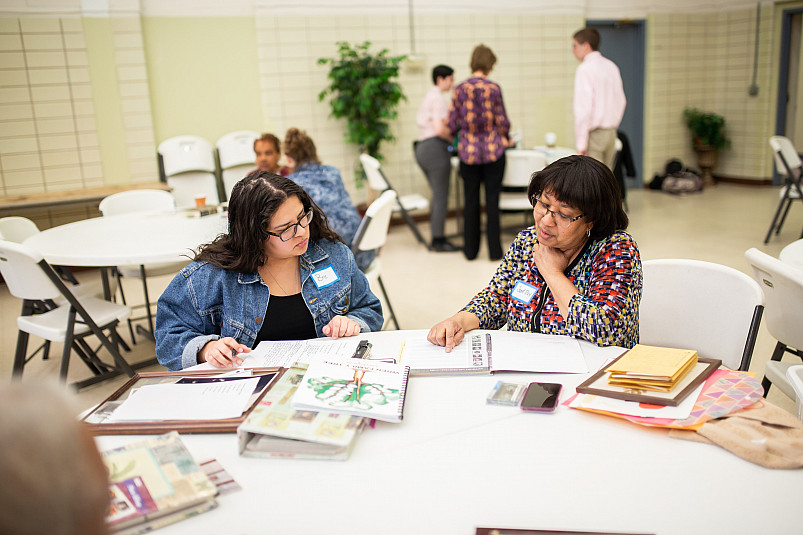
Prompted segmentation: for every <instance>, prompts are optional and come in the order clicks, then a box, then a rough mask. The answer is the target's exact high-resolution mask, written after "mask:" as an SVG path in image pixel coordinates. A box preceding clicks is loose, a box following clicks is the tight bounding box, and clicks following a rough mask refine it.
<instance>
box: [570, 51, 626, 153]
mask: <svg viewBox="0 0 803 535" xmlns="http://www.w3.org/2000/svg"><path fill="white" fill-rule="evenodd" d="M626 103H627V101H626V99H625V91H624V88H623V87H622V75H621V74H620V73H619V67H617V66H616V64H615V63H614V62H612V61H611V60H609V59H607V58H605V57H603V56H602V54H600V53H599V52H597V51H595V52H591V53H589V54H588V55H587V56H586V57H585V58H583V62H582V63H580V65H579V66H578V67H577V72H576V73H575V75H574V136H575V139H576V140H577V151H578V152H579V151H585V150H587V149H588V133H589V132H591V131H592V130H596V129H597V128H618V127H619V123H621V122H622V116H623V115H624V113H625V104H626Z"/></svg>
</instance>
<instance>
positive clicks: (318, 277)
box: [311, 264, 340, 290]
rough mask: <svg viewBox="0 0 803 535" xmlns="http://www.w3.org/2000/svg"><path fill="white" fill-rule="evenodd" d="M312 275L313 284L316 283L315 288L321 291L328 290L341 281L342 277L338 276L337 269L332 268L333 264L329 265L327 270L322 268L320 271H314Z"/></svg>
mask: <svg viewBox="0 0 803 535" xmlns="http://www.w3.org/2000/svg"><path fill="white" fill-rule="evenodd" d="M311 275H312V282H314V283H315V286H317V287H318V289H319V290H320V289H321V288H326V287H327V286H330V285H332V284H334V283H336V282H337V281H339V280H340V277H338V276H337V273H335V268H333V267H332V264H329V265H328V266H326V267H325V268H321V269H319V270H318V271H313V272H312V273H311Z"/></svg>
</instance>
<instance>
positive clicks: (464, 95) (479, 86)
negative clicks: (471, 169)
mask: <svg viewBox="0 0 803 535" xmlns="http://www.w3.org/2000/svg"><path fill="white" fill-rule="evenodd" d="M447 125H448V126H449V129H450V130H451V131H452V135H454V134H456V133H457V131H458V129H459V130H460V134H459V136H458V144H457V152H458V154H459V156H460V161H462V162H464V163H467V164H470V165H476V164H483V163H491V162H495V161H496V160H498V159H499V158H500V156H502V154H503V153H504V152H505V145H504V143H502V138H506V137H507V135H508V132H509V131H510V121H509V120H508V118H507V113H506V112H505V104H504V102H502V90H501V89H500V88H499V85H498V84H496V83H495V82H492V81H490V80H488V79H487V78H481V77H474V78H469V79H468V80H466V81H464V82H461V83H460V85H458V86H457V87H456V88H455V90H454V95H453V96H452V103H451V104H450V105H449V121H448V123H447Z"/></svg>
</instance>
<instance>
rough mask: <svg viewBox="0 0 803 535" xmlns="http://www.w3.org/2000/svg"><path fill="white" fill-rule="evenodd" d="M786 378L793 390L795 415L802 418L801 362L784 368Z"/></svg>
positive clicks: (802, 365) (802, 387)
mask: <svg viewBox="0 0 803 535" xmlns="http://www.w3.org/2000/svg"><path fill="white" fill-rule="evenodd" d="M786 379H787V380H788V381H789V383H790V384H791V385H792V390H794V392H795V409H796V411H797V417H798V418H799V419H800V420H803V364H796V365H794V366H790V367H789V369H788V370H786Z"/></svg>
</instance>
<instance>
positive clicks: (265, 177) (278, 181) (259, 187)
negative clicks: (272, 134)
mask: <svg viewBox="0 0 803 535" xmlns="http://www.w3.org/2000/svg"><path fill="white" fill-rule="evenodd" d="M290 197H298V200H299V201H301V204H302V205H303V206H304V211H307V210H309V209H312V210H313V212H314V214H313V216H312V222H311V223H310V226H309V236H310V241H313V240H319V239H322V238H323V239H326V240H330V241H340V242H342V241H343V239H342V238H341V237H340V236H339V235H338V234H337V233H336V232H335V231H333V230H332V229H331V228H330V227H329V220H328V219H327V217H326V214H324V213H323V210H321V209H320V208H319V207H318V205H317V204H315V202H314V201H313V200H312V198H310V196H309V195H308V194H307V192H306V191H304V188H302V187H301V186H299V185H298V184H296V183H295V182H293V181H292V180H289V179H287V178H284V177H282V176H279V175H274V174H273V173H269V172H268V171H256V172H254V173H251V174H250V175H248V176H247V177H245V178H243V179H242V180H240V181H239V182H237V184H235V185H234V188H233V189H232V191H231V198H230V199H229V232H228V234H221V235H220V236H218V237H217V238H216V239H215V241H213V242H212V243H208V244H206V245H203V246H202V247H201V248H200V250H199V251H198V254H196V255H195V260H201V261H206V262H209V263H210V264H213V265H215V266H217V267H219V268H223V269H228V270H230V271H236V272H238V273H253V272H255V271H256V270H257V268H258V267H259V266H261V265H263V264H264V263H265V260H266V258H265V241H266V240H267V239H268V238H269V237H270V235H269V234H268V226H269V225H270V220H271V218H272V217H273V214H275V213H276V210H278V208H279V207H280V206H281V205H282V204H283V203H284V202H285V201H286V200H287V199H289V198H290Z"/></svg>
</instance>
